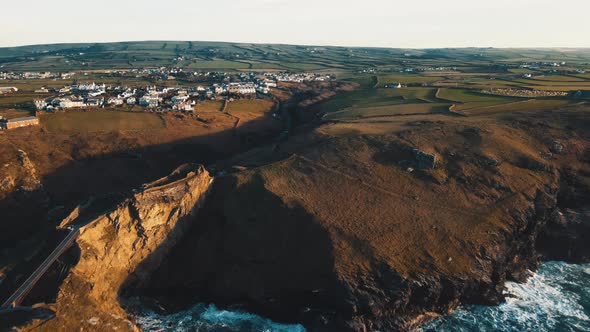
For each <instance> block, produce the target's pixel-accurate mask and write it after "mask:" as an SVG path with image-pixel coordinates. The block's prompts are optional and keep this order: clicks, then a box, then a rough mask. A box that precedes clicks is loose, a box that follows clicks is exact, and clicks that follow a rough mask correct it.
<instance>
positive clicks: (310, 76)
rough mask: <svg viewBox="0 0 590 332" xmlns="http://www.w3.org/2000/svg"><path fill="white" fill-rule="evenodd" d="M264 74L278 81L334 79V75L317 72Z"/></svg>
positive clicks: (299, 81) (298, 81)
mask: <svg viewBox="0 0 590 332" xmlns="http://www.w3.org/2000/svg"><path fill="white" fill-rule="evenodd" d="M264 76H266V77H269V78H272V79H274V80H276V81H278V82H295V83H303V82H313V81H316V82H323V81H329V80H331V79H332V76H330V75H326V74H317V73H265V74H264Z"/></svg>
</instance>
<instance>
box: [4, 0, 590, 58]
mask: <svg viewBox="0 0 590 332" xmlns="http://www.w3.org/2000/svg"><path fill="white" fill-rule="evenodd" d="M32 2H33V3H32ZM1 8H2V12H3V15H2V17H1V19H0V47H4V46H20V45H32V44H49V43H73V42H92V43H94V42H110V41H135V40H192V41H228V42H248V43H282V44H300V45H338V46H374V47H396V48H437V47H590V23H589V22H588V15H589V14H590V0H559V1H557V0H403V1H400V0H355V1H351V0H207V1H202V0H159V1H154V0H143V1H139V0H102V1H83V0H52V1H44V0H33V1H6V3H3V4H2V6H1Z"/></svg>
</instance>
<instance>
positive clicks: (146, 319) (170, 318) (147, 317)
mask: <svg viewBox="0 0 590 332" xmlns="http://www.w3.org/2000/svg"><path fill="white" fill-rule="evenodd" d="M136 319H137V323H138V325H139V326H140V327H141V328H142V329H143V330H144V331H149V332H163V331H175V332H185V331H203V332H206V331H236V332H237V331H240V332H242V331H243V332H271V331H272V332H305V328H304V327H303V326H302V325H299V324H294V325H289V324H279V323H275V322H273V321H271V320H269V319H266V318H262V317H260V316H257V315H254V314H250V313H245V312H240V311H230V310H220V309H218V308H217V307H216V306H214V305H203V304H198V305H196V306H194V307H192V308H190V309H188V310H185V311H181V312H178V313H174V314H170V315H161V314H157V313H155V312H153V311H145V312H143V313H140V314H138V315H137V316H136Z"/></svg>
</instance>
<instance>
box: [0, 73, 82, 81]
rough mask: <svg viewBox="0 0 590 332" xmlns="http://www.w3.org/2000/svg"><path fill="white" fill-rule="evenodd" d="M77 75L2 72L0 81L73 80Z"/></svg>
mask: <svg viewBox="0 0 590 332" xmlns="http://www.w3.org/2000/svg"><path fill="white" fill-rule="evenodd" d="M74 75H76V73H74V72H69V73H54V72H49V71H32V72H13V71H8V72H0V80H32V79H62V80H66V79H71V78H72V77H74Z"/></svg>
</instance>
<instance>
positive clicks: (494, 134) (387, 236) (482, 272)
mask: <svg viewBox="0 0 590 332" xmlns="http://www.w3.org/2000/svg"><path fill="white" fill-rule="evenodd" d="M319 141H320V143H317V144H314V145H313V146H312V147H311V148H306V147H305V146H304V147H301V146H300V147H298V148H297V154H295V155H293V156H292V157H291V158H288V159H286V160H282V161H279V162H276V163H274V164H272V165H267V166H263V167H260V168H257V169H254V170H250V171H245V172H241V173H238V174H235V175H233V176H230V177H226V178H223V179H221V180H220V181H219V182H218V183H217V185H216V187H215V189H214V190H213V192H212V195H211V200H210V201H209V204H207V206H206V207H205V208H204V209H203V210H201V211H200V212H199V213H200V215H199V217H198V219H199V220H200V221H201V222H200V223H199V224H198V225H195V227H194V228H193V229H191V230H190V232H189V233H187V236H186V241H183V242H182V243H181V244H179V246H178V247H177V248H175V250H173V251H172V252H171V255H170V257H169V258H168V259H167V260H166V262H165V263H164V264H163V265H162V266H161V267H160V268H159V269H158V270H157V271H156V272H155V273H154V274H153V276H152V280H151V281H150V284H149V285H147V286H148V287H145V288H144V289H143V291H144V293H146V294H150V295H153V296H157V297H159V298H160V299H161V297H164V298H165V297H166V296H168V300H169V302H174V301H177V300H178V298H180V297H182V296H185V298H186V299H187V301H193V302H195V301H202V302H209V301H212V302H215V303H218V304H226V305H236V304H239V305H242V306H243V307H244V308H246V309H247V310H251V311H255V312H258V313H260V314H263V315H266V316H269V317H271V318H274V319H277V320H284V321H293V322H302V323H304V324H305V325H306V326H307V327H308V328H310V330H312V331H379V330H381V331H397V330H409V329H412V328H415V327H417V326H419V325H420V324H421V323H423V322H424V321H426V320H428V319H430V318H432V317H433V316H435V315H438V314H441V313H445V312H447V311H449V310H452V309H454V308H456V307H457V306H458V305H459V304H461V303H463V304H465V303H470V304H490V305H494V304H499V303H500V302H501V301H502V300H503V294H502V291H503V284H504V282H505V281H506V280H517V281H524V280H526V278H527V277H528V275H529V274H530V270H535V269H536V268H537V266H538V264H539V262H540V258H541V257H542V255H541V254H542V253H543V251H542V250H541V251H540V250H539V248H538V245H539V243H540V242H539V239H540V238H541V237H545V238H548V237H549V236H550V235H551V234H553V235H555V236H557V235H556V233H555V232H548V230H550V229H552V227H553V226H552V225H554V224H555V221H554V219H555V218H554V216H555V215H556V214H559V209H558V208H559V202H558V200H559V199H558V198H559V196H560V193H561V192H562V191H563V187H562V186H563V185H564V183H563V181H562V172H561V168H562V167H563V165H572V166H575V167H576V168H577V169H578V171H576V174H586V173H585V172H586V171H585V170H587V169H588V164H587V163H586V161H585V160H584V159H583V158H579V156H578V155H577V154H575V153H570V154H567V155H566V154H564V155H563V156H559V157H558V158H553V159H551V160H549V159H544V158H543V157H542V155H541V153H539V152H543V151H544V150H545V149H546V146H547V145H546V144H545V138H541V139H539V138H538V136H535V135H531V136H525V137H522V132H519V131H517V130H515V129H514V128H511V127H509V126H496V125H489V126H481V127H479V128H474V127H472V126H471V125H470V124H466V125H464V124H461V125H449V124H439V123H431V124H428V125H423V127H422V128H420V129H419V130H416V131H406V132H404V133H402V134H400V135H398V136H379V137H376V136H365V137H350V138H337V139H324V140H322V139H319ZM548 141H549V142H551V140H548ZM572 141H573V140H572ZM316 142H317V141H316ZM568 144H569V145H573V144H578V145H579V146H580V151H582V152H583V151H587V149H588V148H589V147H590V144H589V143H588V141H581V140H579V141H577V143H574V142H568ZM408 146H411V147H414V148H418V149H420V150H424V151H429V153H434V154H435V155H436V156H438V157H440V162H439V163H437V166H436V168H435V169H428V170H418V171H416V170H408V169H407V168H406V167H402V165H405V164H406V162H405V161H406V160H404V158H405V157H404V151H407V147H408ZM523 160H526V161H527V162H523ZM574 224H576V225H577V224H578V223H574ZM563 229H568V230H569V232H575V231H574V230H573V229H571V228H570V227H568V226H567V225H564V226H563ZM564 236H567V235H564ZM548 241H549V242H547V243H546V245H548V246H552V245H553V244H552V242H551V241H550V240H548ZM570 252H571V251H570ZM187 253H190V254H187ZM545 257H549V256H545ZM554 257H555V258H559V259H568V257H567V256H563V255H559V254H556V256H554ZM579 257H582V256H579ZM570 259H571V257H570Z"/></svg>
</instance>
